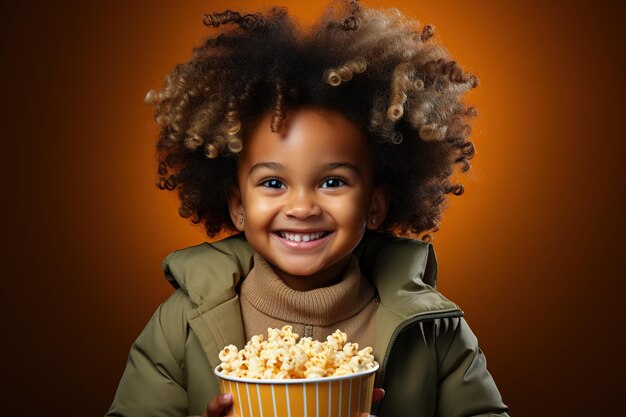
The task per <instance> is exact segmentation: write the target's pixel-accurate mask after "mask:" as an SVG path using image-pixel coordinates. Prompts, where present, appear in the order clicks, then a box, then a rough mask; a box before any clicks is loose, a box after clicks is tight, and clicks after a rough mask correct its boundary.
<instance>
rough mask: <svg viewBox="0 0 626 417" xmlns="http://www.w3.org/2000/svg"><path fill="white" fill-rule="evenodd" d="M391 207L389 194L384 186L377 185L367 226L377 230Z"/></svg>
mask: <svg viewBox="0 0 626 417" xmlns="http://www.w3.org/2000/svg"><path fill="white" fill-rule="evenodd" d="M388 208H389V196H388V195H387V193H386V192H385V190H384V189H383V188H382V187H376V188H375V189H374V192H373V193H372V199H371V200H370V208H369V211H368V213H367V223H366V225H367V228H368V229H369V230H376V229H377V228H378V226H380V225H381V224H382V223H383V221H384V220H385V216H387V209H388Z"/></svg>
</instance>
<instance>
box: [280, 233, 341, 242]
mask: <svg viewBox="0 0 626 417" xmlns="http://www.w3.org/2000/svg"><path fill="white" fill-rule="evenodd" d="M276 234H277V235H278V236H280V237H281V238H283V239H285V240H288V241H291V242H312V241H315V240H318V239H322V238H323V237H325V236H327V235H328V234H329V232H312V233H302V232H286V231H279V232H277V233H276Z"/></svg>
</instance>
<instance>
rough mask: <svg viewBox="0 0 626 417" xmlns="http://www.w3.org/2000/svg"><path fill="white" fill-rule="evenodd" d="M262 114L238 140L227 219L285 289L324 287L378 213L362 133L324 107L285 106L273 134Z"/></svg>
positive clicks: (379, 201)
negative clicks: (235, 185) (240, 141)
mask: <svg viewBox="0 0 626 417" xmlns="http://www.w3.org/2000/svg"><path fill="white" fill-rule="evenodd" d="M270 119H271V115H269V114H268V115H266V116H265V117H264V118H263V119H262V120H260V122H259V123H258V124H257V126H256V128H255V129H253V131H252V132H251V133H250V135H249V137H248V138H246V141H245V142H244V150H243V152H242V154H241V155H240V160H239V164H238V168H237V180H238V184H239V188H238V190H233V192H232V193H231V196H230V198H229V205H230V211H231V217H232V220H233V223H234V224H235V226H236V227H237V228H238V229H239V230H240V231H243V232H245V235H246V238H247V239H248V242H249V243H250V245H251V246H252V247H253V248H254V249H255V250H256V251H257V252H258V253H259V254H260V255H261V256H263V257H264V258H265V259H267V261H268V262H269V263H270V264H271V265H272V266H273V267H274V270H275V271H276V273H277V274H278V276H279V277H281V278H282V279H283V281H285V283H286V284H287V285H289V286H290V287H291V288H294V289H296V290H299V291H307V290H310V289H314V288H319V287H324V286H328V285H331V284H332V283H334V282H335V281H336V280H337V279H338V278H339V277H340V276H341V274H342V272H343V269H344V268H345V266H346V264H347V262H348V260H349V258H350V254H351V253H352V250H353V249H354V248H355V247H356V245H357V244H358V243H359V241H360V240H361V238H362V237H363V233H364V232H365V229H366V227H369V228H372V229H373V228H375V226H376V225H377V224H380V223H381V222H382V220H383V219H384V215H385V212H386V201H385V197H384V193H383V192H382V190H378V189H376V190H375V189H374V187H373V177H374V175H373V168H372V161H371V159H370V154H369V149H368V144H367V139H366V137H365V136H364V135H363V133H362V132H361V131H360V130H359V129H358V128H357V127H356V126H355V125H354V124H353V123H352V122H351V121H349V120H348V119H346V118H345V117H343V116H342V115H340V114H339V113H335V112H332V111H325V110H318V109H304V110H298V111H294V112H290V113H288V115H287V118H286V120H285V122H284V123H283V128H282V131H281V132H280V133H273V132H272V131H271V129H270V128H269V126H270ZM372 219H373V220H374V221H372Z"/></svg>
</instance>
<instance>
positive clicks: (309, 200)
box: [284, 190, 322, 220]
mask: <svg viewBox="0 0 626 417" xmlns="http://www.w3.org/2000/svg"><path fill="white" fill-rule="evenodd" d="M284 212H285V214H286V215H287V216H288V217H294V218H297V219H300V220H303V219H307V218H309V217H314V216H319V215H320V214H321V213H322V208H321V207H320V205H319V204H318V201H317V199H316V198H315V193H314V192H312V191H308V190H293V191H292V192H291V193H290V195H289V200H288V201H287V204H286V205H285V209H284Z"/></svg>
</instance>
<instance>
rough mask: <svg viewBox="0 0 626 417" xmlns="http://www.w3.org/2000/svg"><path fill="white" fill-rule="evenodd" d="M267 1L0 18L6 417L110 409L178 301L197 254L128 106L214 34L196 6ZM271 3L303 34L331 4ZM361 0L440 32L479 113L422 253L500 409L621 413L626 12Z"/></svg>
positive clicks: (49, 10) (113, 7)
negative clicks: (467, 164)
mask: <svg viewBox="0 0 626 417" xmlns="http://www.w3.org/2000/svg"><path fill="white" fill-rule="evenodd" d="M272 3H274V1H228V2H226V1H197V0H194V1H185V2H181V1H173V0H168V1H158V2H157V1H143V0H142V1H131V2H126V1H119V0H118V1H110V2H74V3H69V2H67V1H61V2H43V1H41V2H35V1H23V2H11V3H10V4H7V5H3V12H2V16H1V19H2V27H1V28H2V36H1V40H0V42H1V45H2V50H1V52H2V59H1V62H0V66H1V69H2V94H1V97H2V112H1V114H2V128H3V133H2V141H3V142H2V143H3V152H2V161H3V163H2V168H3V173H2V179H3V189H4V196H5V197H4V200H3V201H4V203H3V210H4V213H3V216H2V221H3V233H2V234H3V240H4V241H5V242H4V243H5V244H4V245H3V246H4V247H5V251H4V252H3V253H4V256H3V259H4V271H3V272H4V280H3V286H2V299H3V301H2V310H3V311H2V318H3V332H4V336H3V342H2V346H3V350H4V352H3V355H2V362H3V366H2V369H3V372H4V375H3V377H4V381H5V383H4V384H3V385H4V386H5V388H4V389H3V390H2V396H3V401H2V404H3V405H2V408H0V410H2V413H3V414H6V415H11V412H12V413H14V414H16V415H17V413H20V415H33V416H34V415H40V414H41V415H46V414H47V415H67V416H72V415H76V416H78V415H102V414H103V413H104V412H105V411H106V410H107V408H108V406H109V404H110V401H111V399H112V397H113V394H114V391H115V387H116V385H117V382H118V380H119V377H120V376H121V373H122V371H123V368H124V366H125V361H126V355H127V352H128V349H129V347H130V345H131V343H132V342H133V340H134V339H135V337H136V336H137V335H138V334H139V332H140V331H141V329H142V328H143V326H144V325H145V323H146V322H147V320H148V319H149V317H150V316H151V314H152V312H153V311H154V309H155V308H156V307H157V305H158V304H159V303H160V302H161V301H162V300H164V299H165V298H166V297H167V296H168V294H170V293H171V291H172V289H171V288H170V287H169V284H167V283H166V281H165V280H164V279H162V275H161V271H160V262H161V259H162V258H163V256H165V255H166V254H167V253H169V252H170V251H172V250H174V249H177V248H181V247H184V246H189V245H193V244H197V243H199V242H201V241H203V240H204V235H203V232H202V230H201V229H200V228H198V227H192V226H191V225H190V224H189V223H188V222H187V221H186V220H183V219H181V218H179V217H178V214H177V207H178V206H177V201H176V198H175V196H174V195H173V194H171V193H165V192H161V191H159V190H157V188H156V187H155V186H154V183H155V180H156V174H155V171H156V169H155V159H154V150H153V149H154V141H155V138H156V133H157V130H156V125H155V123H154V122H153V120H152V115H151V111H152V110H151V108H149V107H148V106H146V105H144V104H143V101H142V100H143V97H144V95H145V93H146V92H147V91H148V90H149V89H152V88H157V87H160V86H161V85H162V82H163V78H164V76H165V74H166V73H167V72H169V71H170V70H171V68H173V66H174V65H175V64H176V63H177V62H180V61H183V60H186V59H188V58H189V57H190V54H191V48H192V46H194V45H197V44H198V43H199V42H200V40H201V39H202V38H203V37H204V36H205V35H206V34H207V33H208V32H209V31H208V30H207V29H206V28H205V27H204V26H203V25H202V24H201V15H202V13H203V12H207V11H221V10H223V9H225V8H226V7H230V8H233V9H239V10H242V11H255V10H256V9H257V8H258V7H259V6H260V5H269V4H272ZM279 4H283V5H287V6H289V9H290V11H291V13H292V14H293V15H295V16H298V17H299V18H300V19H302V20H303V21H310V20H311V18H310V16H311V14H317V13H319V12H320V11H321V10H322V9H323V7H324V2H323V1H320V2H318V1H311V2H295V1H291V2H289V1H283V2H281V3H279ZM367 4H369V5H373V6H390V5H395V6H398V7H399V8H401V9H402V10H404V11H405V12H406V13H407V14H409V15H410V16H412V17H415V18H417V19H419V20H420V21H422V22H423V23H433V24H435V25H436V27H437V35H436V36H437V38H438V39H439V40H440V41H442V42H443V43H444V44H445V45H446V46H447V47H448V49H449V50H450V51H451V52H452V54H453V55H454V57H455V58H456V59H457V60H458V61H459V62H460V63H461V64H462V65H463V66H464V68H465V69H467V70H468V71H470V72H472V73H475V74H477V75H478V76H479V77H480V81H481V85H480V86H479V88H477V89H475V90H473V91H472V92H471V93H470V94H469V95H468V97H467V101H468V102H469V103H471V104H473V105H476V106H477V107H478V109H479V112H480V113H479V117H478V119H477V120H476V124H475V129H474V135H473V140H474V141H475V143H476V145H477V149H478V153H477V156H476V157H475V159H474V160H473V167H474V168H473V170H472V171H471V175H470V176H468V177H467V178H465V181H464V183H465V185H466V194H465V195H464V196H463V197H460V198H453V199H452V202H451V206H450V208H449V210H448V212H447V214H446V216H445V217H444V222H443V225H442V230H441V231H440V232H439V233H437V235H436V236H435V241H434V243H435V245H436V249H437V253H438V256H439V262H440V280H439V282H440V286H439V289H440V290H441V291H442V292H443V293H444V294H445V295H447V296H448V297H449V298H451V299H453V300H454V301H456V302H457V303H458V304H459V305H460V306H461V307H462V308H463V309H464V311H465V313H466V317H467V320H468V321H469V323H470V325H471V326H472V328H473V330H474V332H475V333H476V334H477V336H478V338H479V340H480V344H481V347H482V349H483V350H484V352H485V353H486V355H487V358H488V364H489V370H490V371H491V372H492V374H493V375H494V377H495V379H496V381H497V383H498V386H499V388H500V390H501V393H502V395H503V397H504V400H505V402H506V403H507V404H508V405H509V406H510V408H511V413H512V415H514V416H524V415H528V416H530V415H545V416H548V415H550V416H552V415H555V416H589V415H603V413H607V414H610V415H612V414H619V412H618V411H616V407H618V406H619V405H620V404H621V401H620V400H621V399H622V393H621V391H618V386H623V382H622V377H623V375H624V370H625V369H624V360H623V355H624V353H625V350H624V343H623V333H624V326H623V322H622V320H623V318H624V313H625V311H624V310H625V309H624V294H625V291H624V289H625V288H624V287H625V284H624V278H625V277H626V274H625V273H624V272H625V271H624V258H623V257H622V256H624V255H623V252H624V245H623V236H624V232H625V230H624V229H625V227H624V226H625V222H624V218H623V216H624V213H625V212H626V210H625V207H624V203H623V198H622V197H623V194H624V175H623V168H624V164H623V160H624V157H625V156H626V145H625V142H626V138H625V137H624V134H623V131H622V129H621V123H623V120H624V104H623V103H624V97H625V96H624V93H625V82H624V80H625V79H626V76H625V75H624V55H625V54H624V42H623V41H620V40H619V39H623V36H622V35H623V33H622V31H623V28H624V21H626V13H625V6H624V5H623V3H621V5H619V6H618V5H617V4H618V3H617V2H616V3H615V5H612V4H610V3H608V2H606V1H596V2H578V1H558V2H546V1H540V0H530V1H516V2H506V1H501V0H488V1H487V0H485V1H480V0H477V1H471V2H470V1H430V2H415V1H408V0H394V1H383V0H379V1H370V2H367ZM183 5H184V6H183ZM7 385H8V386H9V389H8V390H7V388H6V386H7Z"/></svg>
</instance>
